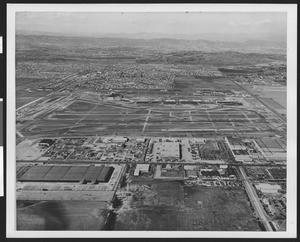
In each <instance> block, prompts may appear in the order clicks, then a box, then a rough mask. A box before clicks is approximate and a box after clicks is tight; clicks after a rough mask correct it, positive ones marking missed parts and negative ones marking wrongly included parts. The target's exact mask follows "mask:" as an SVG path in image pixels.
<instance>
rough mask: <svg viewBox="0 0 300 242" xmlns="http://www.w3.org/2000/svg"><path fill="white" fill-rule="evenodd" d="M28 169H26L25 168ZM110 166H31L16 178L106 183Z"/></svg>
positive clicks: (39, 180)
mask: <svg viewBox="0 0 300 242" xmlns="http://www.w3.org/2000/svg"><path fill="white" fill-rule="evenodd" d="M27 168H28V167H27ZM113 171H114V168H113V167H112V166H104V165H100V166H93V165H91V166H31V167H30V168H29V169H28V170H26V171H25V172H23V174H21V175H20V177H18V181H22V182H80V183H92V184H95V183H99V182H108V181H109V180H110V177H111V175H112V173H113Z"/></svg>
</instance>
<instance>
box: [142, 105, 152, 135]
mask: <svg viewBox="0 0 300 242" xmlns="http://www.w3.org/2000/svg"><path fill="white" fill-rule="evenodd" d="M150 114H151V109H149V111H148V114H147V117H146V119H145V122H144V125H143V131H142V134H144V132H145V129H146V126H147V123H148V119H149V117H150Z"/></svg>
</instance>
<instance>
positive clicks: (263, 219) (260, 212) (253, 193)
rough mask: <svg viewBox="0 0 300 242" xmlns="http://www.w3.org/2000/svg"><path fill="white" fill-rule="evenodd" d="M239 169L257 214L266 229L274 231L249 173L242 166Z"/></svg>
mask: <svg viewBox="0 0 300 242" xmlns="http://www.w3.org/2000/svg"><path fill="white" fill-rule="evenodd" d="M239 171H240V174H241V175H242V177H243V183H244V186H245V188H246V192H247V194H248V197H249V199H250V202H251V204H252V206H253V208H254V209H255V211H256V212H257V214H258V215H259V217H260V220H261V222H262V223H263V225H264V227H265V229H266V230H267V231H273V229H272V227H271V225H270V223H269V221H268V219H267V217H266V215H265V212H264V209H263V207H262V205H261V203H260V201H259V198H258V196H257V194H256V191H254V188H253V187H252V185H251V183H250V181H249V179H248V177H247V175H246V174H245V171H244V168H243V167H242V166H239Z"/></svg>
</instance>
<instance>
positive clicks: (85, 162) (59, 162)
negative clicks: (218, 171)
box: [17, 159, 286, 167]
mask: <svg viewBox="0 0 300 242" xmlns="http://www.w3.org/2000/svg"><path fill="white" fill-rule="evenodd" d="M17 162H20V163H54V164H114V163H115V164H150V165H151V164H152V165H163V164H171V165H229V166H236V167H239V166H267V167H285V166H286V164H280V165H279V164H269V163H265V164H264V163H263V164H238V163H232V164H227V163H224V162H214V163H210V162H201V163H200V162H196V163H194V162H145V161H137V162H135V161H134V162H132V161H128V162H116V161H101V160H96V159H95V160H74V159H67V160H58V159H55V160H54V159H53V160H51V159H50V160H17Z"/></svg>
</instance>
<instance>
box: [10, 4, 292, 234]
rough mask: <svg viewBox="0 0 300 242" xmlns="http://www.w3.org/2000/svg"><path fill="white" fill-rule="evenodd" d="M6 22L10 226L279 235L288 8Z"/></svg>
mask: <svg viewBox="0 0 300 242" xmlns="http://www.w3.org/2000/svg"><path fill="white" fill-rule="evenodd" d="M83 10H84V9H83ZM15 26H16V27H15V28H16V34H15V68H16V70H15V75H16V113H15V115H16V134H15V135H16V190H15V192H16V229H17V230H18V231H32V230H39V231H45V230H52V231H53V230H66V231H67V230H72V231H74V230H76V231H86V230H87V231H101V230H106V231H286V230H287V222H286V217H287V213H286V211H287V196H286V194H287V185H286V177H287V169H286V168H287V167H286V166H287V13H286V12H84V11H83V12H63V11H60V12H30V11H26V12H25V11H24V12H17V13H16V16H15Z"/></svg>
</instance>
